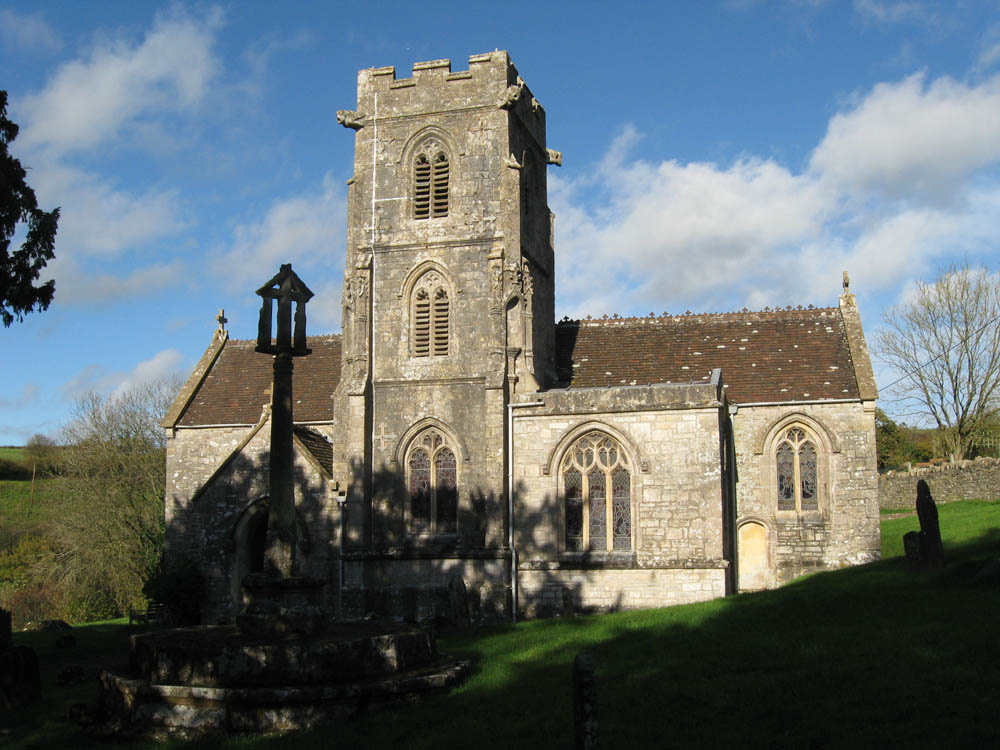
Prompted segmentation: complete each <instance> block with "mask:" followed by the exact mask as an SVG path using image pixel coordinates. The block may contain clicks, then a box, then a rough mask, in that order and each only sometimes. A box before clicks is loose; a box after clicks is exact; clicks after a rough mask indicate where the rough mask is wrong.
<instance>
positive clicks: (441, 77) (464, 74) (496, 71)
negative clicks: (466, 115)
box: [358, 50, 517, 93]
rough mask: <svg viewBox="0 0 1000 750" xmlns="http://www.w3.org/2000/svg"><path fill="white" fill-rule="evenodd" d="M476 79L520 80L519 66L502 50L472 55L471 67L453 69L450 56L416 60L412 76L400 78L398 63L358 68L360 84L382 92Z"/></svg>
mask: <svg viewBox="0 0 1000 750" xmlns="http://www.w3.org/2000/svg"><path fill="white" fill-rule="evenodd" d="M470 79H471V80H474V81H477V82H478V83H480V84H482V83H493V84H501V85H502V86H503V87H504V88H506V87H507V86H510V85H515V84H516V83H517V70H516V69H515V68H514V66H513V64H511V61H510V56H509V55H508V54H507V53H506V52H505V51H503V50H495V51H493V52H486V53H484V54H481V55H470V56H469V68H468V70H456V71H454V72H453V71H452V69H451V60H447V59H443V60H426V61H424V62H415V63H413V67H412V74H411V77H409V78H397V77H396V67H395V66H394V65H389V66H386V67H384V68H367V69H365V70H361V71H358V87H359V89H360V88H361V87H362V86H367V87H371V88H372V89H373V90H374V91H377V92H380V93H381V92H383V91H391V90H393V89H405V88H409V87H411V86H419V85H422V84H425V83H426V84H430V85H438V84H440V83H445V82H455V81H468V80H470Z"/></svg>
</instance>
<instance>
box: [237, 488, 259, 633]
mask: <svg viewBox="0 0 1000 750" xmlns="http://www.w3.org/2000/svg"><path fill="white" fill-rule="evenodd" d="M267 517H268V512H267V498H266V497H265V498H261V499H259V500H255V501H254V502H253V503H251V504H250V505H249V506H247V508H246V509H245V510H244V511H243V513H242V514H241V515H240V518H239V520H238V521H237V522H236V524H235V526H234V527H233V552H234V554H233V570H232V579H231V580H230V596H231V598H232V604H233V608H234V611H233V612H232V615H233V616H235V615H237V614H238V613H239V612H240V610H241V609H243V605H244V601H243V579H244V578H245V577H246V576H247V575H248V574H250V573H261V572H263V570H264V552H265V550H266V548H267Z"/></svg>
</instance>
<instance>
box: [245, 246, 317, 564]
mask: <svg viewBox="0 0 1000 750" xmlns="http://www.w3.org/2000/svg"><path fill="white" fill-rule="evenodd" d="M257 294H258V295H260V296H261V297H262V298H263V303H262V304H261V308H260V322H259V324H258V326H257V346H256V349H255V351H258V352H261V353H263V354H273V355H274V384H273V386H272V389H271V471H270V476H271V486H270V489H271V495H270V501H269V508H268V512H269V515H268V523H267V552H266V564H267V567H268V569H269V572H270V573H272V574H275V573H276V574H278V575H280V576H281V577H283V578H288V577H290V576H293V575H295V574H296V573H298V570H297V565H296V550H297V547H298V534H297V533H296V528H295V490H294V486H293V483H292V463H293V455H292V403H293V399H292V370H293V366H294V365H293V362H292V358H293V357H304V356H306V355H307V354H309V353H310V350H309V349H308V348H306V302H308V301H309V300H310V299H311V298H312V296H313V293H312V292H311V291H309V288H308V287H307V286H306V285H305V284H303V283H302V279H300V278H299V277H298V276H297V275H296V273H295V272H294V271H293V270H292V264H291V263H285V264H284V265H283V266H281V269H280V270H279V271H278V274H277V275H276V276H275V277H274V278H272V279H271V280H270V281H268V282H267V283H266V284H265V285H264V286H262V287H261V288H260V289H258V290H257ZM275 302H277V304H278V316H277V318H278V319H277V331H276V332H275V335H274V337H273V338H272V336H271V320H272V315H273V307H274V303H275ZM293 302H294V303H295V325H294V335H293V331H292V303H293Z"/></svg>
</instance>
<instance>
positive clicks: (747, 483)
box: [732, 402, 881, 586]
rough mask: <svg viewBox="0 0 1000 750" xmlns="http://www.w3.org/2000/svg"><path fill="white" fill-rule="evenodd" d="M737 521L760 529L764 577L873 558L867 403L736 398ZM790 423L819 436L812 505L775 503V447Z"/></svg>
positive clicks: (771, 580) (875, 520)
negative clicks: (790, 507) (742, 402)
mask: <svg viewBox="0 0 1000 750" xmlns="http://www.w3.org/2000/svg"><path fill="white" fill-rule="evenodd" d="M732 421H733V434H734V443H735V447H736V465H737V526H740V525H742V524H743V523H746V522H748V521H753V522H758V523H761V524H762V525H763V526H764V527H765V529H766V531H767V547H768V565H769V569H770V572H769V574H768V577H767V585H768V586H775V585H778V584H780V583H784V582H786V581H789V580H791V579H792V578H795V577H797V576H800V575H802V574H804V573H807V572H810V571H814V570H817V569H822V568H836V567H841V566H844V565H855V564H859V563H864V562H868V561H871V560H875V559H878V556H879V551H880V546H881V544H880V536H879V513H878V483H877V472H876V466H875V430H874V409H870V410H869V409H868V408H866V406H865V405H863V404H862V403H861V402H855V403H832V404H804V405H789V406H759V407H748V406H741V407H740V408H739V409H738V412H737V413H736V414H735V415H734V416H733V418H732ZM792 423H797V424H800V425H804V426H805V427H806V429H807V431H808V432H809V433H810V434H811V435H812V436H813V437H814V439H816V441H817V442H818V443H819V445H818V446H817V448H818V453H819V461H818V467H819V482H820V491H819V505H820V507H819V510H818V511H811V512H810V511H806V512H796V511H780V512H779V511H778V509H777V488H776V481H777V480H776V478H775V477H776V468H775V464H774V455H773V454H774V450H775V449H776V440H775V441H772V438H776V437H777V436H778V435H780V434H782V433H783V432H784V430H786V429H787V428H788V427H789V426H790V425H791V424H792Z"/></svg>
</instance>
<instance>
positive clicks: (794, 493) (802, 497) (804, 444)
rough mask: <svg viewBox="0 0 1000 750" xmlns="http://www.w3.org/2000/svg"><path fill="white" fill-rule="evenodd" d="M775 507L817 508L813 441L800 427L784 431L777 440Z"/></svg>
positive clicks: (817, 493) (817, 492)
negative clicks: (776, 500)
mask: <svg viewBox="0 0 1000 750" xmlns="http://www.w3.org/2000/svg"><path fill="white" fill-rule="evenodd" d="M774 463H775V467H776V470H777V489H778V510H800V511H801V510H817V509H818V508H819V471H818V465H817V454H816V443H815V442H814V441H813V440H812V439H810V437H809V435H808V434H807V433H806V432H805V430H803V429H802V428H801V427H797V426H796V427H791V428H790V429H788V430H786V431H785V432H784V434H783V435H782V436H781V439H780V440H779V441H778V443H777V449H776V451H775V456H774Z"/></svg>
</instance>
